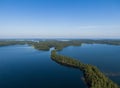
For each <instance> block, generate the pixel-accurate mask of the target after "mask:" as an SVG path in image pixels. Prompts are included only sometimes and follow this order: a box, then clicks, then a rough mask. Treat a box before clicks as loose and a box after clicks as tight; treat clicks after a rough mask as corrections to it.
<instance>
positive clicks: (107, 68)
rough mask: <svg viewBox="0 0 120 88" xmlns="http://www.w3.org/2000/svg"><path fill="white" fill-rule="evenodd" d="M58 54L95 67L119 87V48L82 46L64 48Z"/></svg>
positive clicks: (96, 45)
mask: <svg viewBox="0 0 120 88" xmlns="http://www.w3.org/2000/svg"><path fill="white" fill-rule="evenodd" d="M59 54H62V55H66V56H70V57H73V58H76V59H79V60H80V61H81V62H83V63H87V64H92V65H95V66H97V67H98V68H99V69H100V70H101V71H102V72H103V73H105V74H106V75H107V76H108V77H109V78H110V79H112V80H113V81H114V82H116V83H117V84H119V85H120V46H115V45H106V44H83V45H82V46H79V47H75V46H69V47H67V48H64V49H63V50H62V51H60V52H59Z"/></svg>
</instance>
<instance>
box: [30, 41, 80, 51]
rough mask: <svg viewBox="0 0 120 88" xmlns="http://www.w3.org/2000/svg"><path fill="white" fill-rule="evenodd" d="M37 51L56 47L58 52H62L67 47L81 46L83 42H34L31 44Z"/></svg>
mask: <svg viewBox="0 0 120 88" xmlns="http://www.w3.org/2000/svg"><path fill="white" fill-rule="evenodd" d="M31 45H33V46H34V47H35V48H36V49H38V50H49V49H50V48H51V47H55V49H56V50H62V49H63V48H64V47H67V46H80V45H81V42H75V41H67V42H63V41H55V40H53V41H40V42H33V43H31Z"/></svg>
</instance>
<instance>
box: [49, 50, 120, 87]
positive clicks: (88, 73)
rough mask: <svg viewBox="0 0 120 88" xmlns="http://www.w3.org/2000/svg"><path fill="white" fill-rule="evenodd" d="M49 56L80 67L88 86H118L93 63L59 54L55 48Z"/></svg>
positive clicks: (59, 61)
mask: <svg viewBox="0 0 120 88" xmlns="http://www.w3.org/2000/svg"><path fill="white" fill-rule="evenodd" d="M51 58H52V60H54V61H56V62H57V63H59V64H62V65H65V66H70V67H74V68H78V69H80V70H81V71H82V72H83V74H84V79H85V82H86V84H87V85H88V87H89V88H120V87H119V86H118V85H117V84H116V83H114V82H113V81H111V80H110V79H109V78H108V77H107V76H105V75H104V74H103V73H102V72H101V71H100V70H99V69H98V68H97V67H95V66H93V65H89V64H84V63H82V62H80V61H79V60H76V59H74V58H70V57H66V56H62V55H59V54H57V53H56V50H53V51H52V52H51Z"/></svg>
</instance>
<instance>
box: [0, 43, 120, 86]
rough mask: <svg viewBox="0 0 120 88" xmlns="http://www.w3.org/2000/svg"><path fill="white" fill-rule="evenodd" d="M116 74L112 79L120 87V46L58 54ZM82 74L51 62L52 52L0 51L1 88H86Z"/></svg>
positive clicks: (11, 48) (66, 50)
mask: <svg viewBox="0 0 120 88" xmlns="http://www.w3.org/2000/svg"><path fill="white" fill-rule="evenodd" d="M58 53H59V54H62V55H67V56H70V57H74V58H77V59H79V60H80V61H82V62H84V63H89V64H93V65H95V66H97V67H98V68H100V70H101V71H103V72H105V73H114V74H115V73H117V74H118V76H110V78H111V79H112V80H113V81H114V82H116V83H118V84H119V85H120V75H119V73H120V46H113V45H105V44H84V45H82V46H79V47H75V46H69V47H66V48H64V49H63V50H62V51H59V52H58ZM82 77H83V75H82V72H81V71H80V70H78V69H74V68H69V67H65V66H62V65H59V64H57V63H56V62H54V61H52V60H51V58H50V51H38V50H36V49H34V48H32V47H30V46H28V45H15V46H5V47H0V88H86V85H85V83H84V82H83V81H82V79H81V78H82Z"/></svg>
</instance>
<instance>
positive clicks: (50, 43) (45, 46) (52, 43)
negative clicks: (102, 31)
mask: <svg viewBox="0 0 120 88" xmlns="http://www.w3.org/2000/svg"><path fill="white" fill-rule="evenodd" d="M84 43H85V44H110V45H120V40H88V39H75V40H70V41H59V40H45V41H41V40H38V41H37V42H36V41H30V40H24V41H18V40H17V41H14V40H1V41H0V46H8V45H16V44H28V45H30V46H33V47H34V48H36V49H38V50H49V49H50V48H51V47H55V49H57V50H62V49H63V48H64V47H67V46H80V45H82V44H84Z"/></svg>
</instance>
